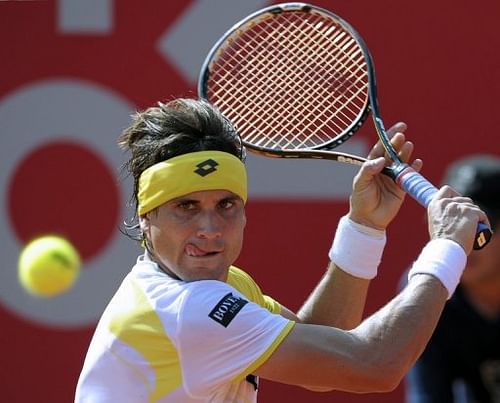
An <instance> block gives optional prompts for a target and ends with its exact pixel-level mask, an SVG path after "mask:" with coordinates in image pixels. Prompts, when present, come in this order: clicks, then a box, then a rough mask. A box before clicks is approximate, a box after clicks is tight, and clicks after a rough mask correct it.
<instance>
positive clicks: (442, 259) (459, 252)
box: [408, 238, 467, 299]
mask: <svg viewBox="0 0 500 403" xmlns="http://www.w3.org/2000/svg"><path fill="white" fill-rule="evenodd" d="M466 263H467V255H466V253H465V251H464V249H463V248H462V247H461V246H460V245H459V244H458V243H456V242H455V241H452V240H450V239H444V238H438V239H433V240H431V241H429V242H428V243H427V245H425V247H424V248H423V249H422V252H421V253H420V255H419V257H418V259H417V260H416V261H415V262H414V263H413V266H412V268H411V269H410V271H409V272H408V281H410V280H411V278H412V277H413V276H415V275H416V274H428V275H431V276H433V277H436V278H437V279H438V280H439V281H440V282H441V283H442V284H443V285H444V287H445V288H446V290H447V291H448V299H450V298H451V296H452V295H453V293H454V292H455V289H456V288H457V285H458V283H459V282H460V277H461V276H462V273H463V271H464V269H465V265H466Z"/></svg>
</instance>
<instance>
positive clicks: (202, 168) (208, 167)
mask: <svg viewBox="0 0 500 403" xmlns="http://www.w3.org/2000/svg"><path fill="white" fill-rule="evenodd" d="M217 165H219V163H218V162H217V161H214V160H213V159H211V158H210V159H208V160H205V161H203V162H200V163H199V164H198V165H196V166H197V167H198V169H195V170H194V173H195V174H198V175H200V176H207V175H208V174H211V173H212V172H215V171H216V170H217V168H216V166H217Z"/></svg>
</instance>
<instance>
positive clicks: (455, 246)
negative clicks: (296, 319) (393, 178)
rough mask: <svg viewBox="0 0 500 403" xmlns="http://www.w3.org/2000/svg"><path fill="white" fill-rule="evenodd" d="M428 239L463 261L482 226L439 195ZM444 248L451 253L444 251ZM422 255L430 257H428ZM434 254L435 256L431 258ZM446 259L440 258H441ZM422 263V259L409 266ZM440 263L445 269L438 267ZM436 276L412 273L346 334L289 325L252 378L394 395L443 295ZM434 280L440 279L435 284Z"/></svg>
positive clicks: (450, 268)
mask: <svg viewBox="0 0 500 403" xmlns="http://www.w3.org/2000/svg"><path fill="white" fill-rule="evenodd" d="M428 212H429V215H430V220H429V234H430V235H431V239H439V241H437V243H434V244H433V245H438V244H439V245H440V246H439V247H442V245H443V244H442V242H441V241H442V240H443V239H446V240H451V241H453V242H449V241H446V242H445V243H447V244H448V247H450V248H451V247H452V249H450V251H455V252H459V253H460V254H461V255H462V256H464V251H465V253H466V254H469V253H470V251H471V249H472V243H473V240H474V237H475V230H476V226H477V222H478V221H483V220H487V218H486V216H485V215H484V213H483V212H482V211H481V210H479V209H478V208H477V207H476V206H474V205H473V204H472V202H471V200H470V199H467V198H462V197H456V193H454V192H453V191H452V190H451V189H450V188H448V187H444V188H442V189H441V190H440V191H439V192H438V194H437V195H436V197H435V200H434V201H433V202H431V205H430V206H429V209H428ZM450 244H451V246H450ZM427 251H428V253H427V257H429V255H430V256H439V258H438V259H437V260H438V261H439V262H441V261H442V259H445V260H444V262H445V263H443V264H444V269H445V270H444V271H443V272H444V273H447V274H446V277H449V274H450V273H452V272H453V273H456V276H460V274H461V271H462V270H463V267H464V266H465V261H464V260H463V258H462V264H458V263H457V260H456V259H454V258H453V259H452V258H451V257H452V255H443V254H442V251H436V249H435V248H434V249H433V248H430V249H427ZM429 251H430V252H429ZM435 252H436V253H435ZM442 256H447V258H442ZM418 262H420V263H421V264H429V262H430V260H429V259H421V258H419V259H418V260H417V263H418ZM446 262H448V263H446ZM439 273H440V272H439V270H436V271H432V270H430V274H427V273H426V274H415V275H414V276H412V277H411V279H410V281H409V283H408V286H407V287H406V288H405V289H404V290H403V291H402V292H401V293H400V294H399V295H398V296H397V297H395V298H394V299H393V300H391V301H390V302H389V303H388V304H387V305H386V306H385V307H383V308H382V309H381V310H379V311H378V312H377V313H375V314H373V315H372V316H370V317H369V318H367V319H366V320H365V321H364V322H363V323H361V324H360V325H359V326H357V327H356V328H355V329H353V330H350V331H345V330H341V329H338V328H334V327H330V326H321V325H308V324H297V325H296V326H295V327H294V329H293V330H292V331H291V332H290V334H289V335H288V336H287V337H286V338H285V340H284V341H283V343H282V344H281V345H280V346H279V347H278V348H277V349H276V351H275V352H274V353H273V354H272V355H271V357H270V358H269V359H268V361H266V362H265V363H264V364H263V365H262V366H261V367H260V368H259V369H258V370H257V371H256V373H257V374H258V375H260V376H262V377H263V378H267V379H271V380H275V381H279V382H283V383H289V384H295V385H308V386H307V387H309V388H314V389H321V390H323V389H324V388H330V389H337V390H344V391H351V392H380V391H389V390H392V389H394V388H395V387H396V386H397V385H398V384H399V382H400V381H401V379H402V378H403V376H404V375H405V373H406V372H407V371H408V369H409V367H410V366H411V365H413V363H414V362H415V360H416V359H417V357H418V356H419V355H420V354H421V352H422V351H423V349H424V347H425V345H426V343H427V342H428V340H429V338H430V336H431V334H432V332H433V330H434V328H435V326H436V323H437V320H438V318H439V315H440V314H441V311H442V309H443V306H444V303H445V302H446V299H447V297H448V296H449V293H451V292H453V290H450V289H449V288H448V289H447V288H445V287H444V285H443V284H445V283H443V280H442V279H441V277H440V274H439ZM439 279H441V280H439Z"/></svg>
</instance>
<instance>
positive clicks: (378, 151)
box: [368, 132, 405, 159]
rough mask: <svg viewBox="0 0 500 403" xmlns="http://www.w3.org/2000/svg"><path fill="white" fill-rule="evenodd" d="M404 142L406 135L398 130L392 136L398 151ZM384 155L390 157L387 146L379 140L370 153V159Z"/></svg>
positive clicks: (393, 144)
mask: <svg viewBox="0 0 500 403" xmlns="http://www.w3.org/2000/svg"><path fill="white" fill-rule="evenodd" d="M404 142H405V136H404V134H403V133H400V132H397V133H394V134H393V135H392V137H391V144H392V146H393V147H394V148H395V149H396V151H397V150H398V149H399V148H401V146H402V145H403V144H404ZM382 156H385V157H386V159H387V158H388V156H387V154H386V151H385V148H384V146H383V145H382V142H381V141H380V140H379V141H377V143H376V144H375V145H374V146H373V148H372V149H371V150H370V152H369V153H368V159H375V158H379V157H382Z"/></svg>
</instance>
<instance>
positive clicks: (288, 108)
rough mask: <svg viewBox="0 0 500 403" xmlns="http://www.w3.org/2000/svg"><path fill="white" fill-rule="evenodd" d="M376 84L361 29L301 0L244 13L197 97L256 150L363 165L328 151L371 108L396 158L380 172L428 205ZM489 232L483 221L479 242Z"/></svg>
mask: <svg viewBox="0 0 500 403" xmlns="http://www.w3.org/2000/svg"><path fill="white" fill-rule="evenodd" d="M376 92H377V89H376V83H375V73H374V67H373V62H372V58H371V55H370V53H369V51H368V48H367V46H366V44H365V42H364V41H363V39H362V38H361V36H360V35H359V34H358V33H357V32H356V31H355V30H354V29H353V28H352V27H351V26H350V25H349V24H348V23H347V22H346V21H344V20H343V19H341V18H340V17H338V16H337V15H335V14H333V13H331V12H330V11H328V10H325V9H323V8H319V7H316V6H312V5H309V4H305V3H283V4H278V5H273V6H270V7H266V8H264V9H261V10H259V11H257V12H255V13H253V14H251V15H249V16H248V17H246V18H245V19H243V20H241V21H240V22H238V23H237V24H236V25H234V26H233V27H232V28H231V29H229V30H228V31H227V32H226V33H225V34H224V35H223V36H222V37H221V38H220V39H219V41H218V42H217V43H216V44H215V45H214V46H213V48H212V49H211V50H210V52H209V54H208V56H207V58H206V60H205V62H204V63H203V66H202V69H201V72H200V77H199V80H198V93H199V95H200V97H202V98H205V99H206V100H208V101H209V102H210V103H212V104H213V105H215V106H216V107H218V109H219V110H220V111H221V112H222V113H223V114H224V115H225V116H226V117H227V118H229V119H230V120H231V121H232V122H233V124H234V125H235V127H236V128H237V130H238V131H239V132H240V134H241V137H242V141H243V144H244V145H245V146H246V147H247V148H248V149H249V150H250V151H253V152H256V153H259V154H262V155H265V156H268V157H282V158H318V159H328V160H335V161H339V162H343V163H348V164H355V165H361V164H362V163H363V162H364V161H365V158H362V157H359V156H356V155H350V154H346V153H341V152H335V151H332V150H333V149H335V148H336V147H337V146H339V145H340V144H342V143H344V142H345V141H346V140H348V139H349V138H350V137H351V136H352V135H353V134H354V133H355V132H356V131H357V130H358V129H359V128H360V127H361V126H362V125H363V123H364V122H365V120H366V118H367V117H368V115H369V114H370V112H371V116H372V118H373V122H374V125H375V129H376V131H377V134H378V137H379V139H380V142H381V143H382V145H383V146H384V148H385V151H386V153H387V155H388V156H389V158H390V159H391V160H392V165H391V166H389V167H386V168H385V169H384V171H383V172H384V173H385V174H386V175H389V176H390V177H391V178H392V179H393V180H394V181H395V182H396V183H397V184H398V185H399V186H400V187H401V188H402V189H403V190H404V191H405V192H407V193H408V194H410V195H411V196H412V197H413V198H414V199H415V200H416V201H418V202H419V203H420V204H421V205H423V206H424V207H427V206H428V204H429V203H430V201H431V200H432V198H433V196H434V195H435V193H436V192H437V188H436V187H435V186H433V185H432V184H431V183H430V182H429V181H428V180H427V179H425V178H424V177H423V176H422V175H420V174H419V173H418V172H416V171H415V170H414V169H413V168H411V167H410V166H409V165H408V164H406V163H403V162H402V161H401V160H400V159H399V157H398V154H397V152H396V150H395V149H394V147H393V146H392V144H391V142H390V140H389V138H388V136H387V133H386V131H385V128H384V124H383V122H382V119H381V117H380V116H381V115H380V110H379V106H378V100H377V94H376ZM490 238H491V230H490V229H489V228H488V226H487V225H485V224H482V223H480V224H479V226H478V230H477V237H476V241H475V244H474V248H475V249H481V248H483V247H484V246H485V245H486V244H487V243H488V242H489V240H490Z"/></svg>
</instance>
